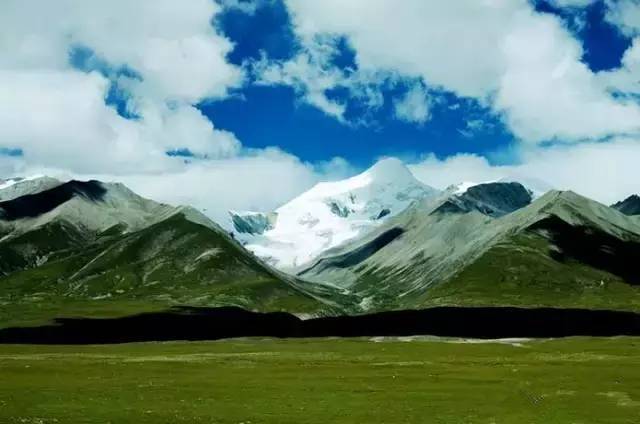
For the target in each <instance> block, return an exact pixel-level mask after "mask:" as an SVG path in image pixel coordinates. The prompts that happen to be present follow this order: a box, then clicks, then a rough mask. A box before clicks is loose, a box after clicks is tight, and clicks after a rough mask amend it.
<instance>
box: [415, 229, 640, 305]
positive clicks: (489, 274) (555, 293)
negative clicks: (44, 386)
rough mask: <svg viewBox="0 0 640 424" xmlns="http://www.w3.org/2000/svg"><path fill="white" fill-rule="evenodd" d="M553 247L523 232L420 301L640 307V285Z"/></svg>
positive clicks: (445, 303) (543, 240) (432, 303)
mask: <svg viewBox="0 0 640 424" xmlns="http://www.w3.org/2000/svg"><path fill="white" fill-rule="evenodd" d="M550 251H551V245H550V244H549V241H548V240H547V239H545V238H544V237H542V236H540V235H538V234H534V233H522V234H519V235H517V236H514V237H512V238H511V239H509V240H506V241H504V242H502V243H500V244H498V245H496V246H494V247H493V248H491V249H490V250H489V251H487V252H486V253H485V254H484V255H483V256H482V257H480V259H478V260H477V261H476V262H474V263H473V264H471V265H470V266H468V267H466V268H465V269H464V270H463V271H462V272H460V273H459V274H457V275H456V276H455V277H454V278H453V279H451V280H449V281H447V282H445V283H442V284H439V285H437V286H435V287H433V288H431V289H429V290H428V291H427V292H426V294H425V296H424V297H422V298H421V299H419V300H418V303H419V305H420V306H434V305H466V306H491V305H512V306H525V307H534V306H551V307H578V308H591V309H619V310H632V311H638V310H640V286H633V285H630V284H628V283H626V282H625V281H624V280H623V279H622V278H620V277H618V276H616V275H614V274H612V273H609V272H607V271H604V270H600V269H597V268H593V267H591V266H588V265H585V264H583V263H580V262H577V261H572V260H568V261H565V262H560V261H557V260H555V259H553V258H552V257H551V256H550V254H549V252H550Z"/></svg>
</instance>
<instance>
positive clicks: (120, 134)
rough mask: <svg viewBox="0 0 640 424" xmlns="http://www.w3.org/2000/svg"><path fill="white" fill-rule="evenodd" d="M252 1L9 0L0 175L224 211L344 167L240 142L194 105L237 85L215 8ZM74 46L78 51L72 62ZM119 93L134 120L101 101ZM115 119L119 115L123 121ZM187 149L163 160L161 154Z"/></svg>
mask: <svg viewBox="0 0 640 424" xmlns="http://www.w3.org/2000/svg"><path fill="white" fill-rule="evenodd" d="M256 5H257V2H252V3H251V4H249V3H247V2H244V1H241V2H238V1H231V2H223V5H222V6H221V5H220V4H218V3H216V2H214V1H211V0H191V1H188V2H177V1H174V0H140V1H136V2H129V1H125V0H114V1H109V2H103V1H94V0H88V1H82V2H77V1H72V0H61V1H57V2H47V1H37V0H7V1H5V2H3V3H2V5H1V6H0V48H2V52H3V54H2V55H0V98H1V99H2V102H0V140H1V141H0V148H5V149H6V148H11V149H19V150H20V151H21V152H22V153H23V155H22V156H20V157H7V156H0V173H1V174H2V176H13V175H25V174H49V175H53V176H58V177H60V178H63V179H65V178H81V179H88V178H99V179H102V180H107V181H122V182H124V183H126V184H128V185H130V186H131V188H132V189H134V190H136V191H138V192H140V193H141V194H142V195H145V196H148V197H152V198H154V199H158V200H162V201H166V202H169V203H172V204H192V205H194V206H196V207H198V208H200V209H203V210H206V211H207V213H208V214H209V215H210V216H212V217H213V218H215V219H220V220H225V219H226V210H227V209H229V208H233V209H260V210H268V209H270V208H272V207H276V206H278V205H279V204H280V203H282V202H284V201H285V200H288V199H289V198H290V197H292V196H293V195H295V194H297V193H299V192H300V191H302V190H305V189H307V188H309V187H310V186H311V185H312V184H313V183H314V182H316V181H318V180H319V179H326V178H332V176H333V175H343V174H344V173H346V172H348V171H347V169H348V164H347V163H346V162H345V161H344V160H340V159H334V160H331V161H327V162H324V163H321V164H318V165H312V164H308V163H303V162H301V161H300V160H299V159H297V158H295V157H293V156H291V155H288V154H286V153H285V152H281V151H279V150H277V149H273V148H268V149H262V150H251V149H247V148H243V146H242V144H241V143H240V141H239V140H238V139H237V138H236V137H235V135H234V134H232V133H230V132H227V131H223V130H220V129H217V128H215V127H214V125H213V123H212V122H211V121H210V120H209V119H208V118H207V117H205V116H203V115H202V113H201V112H200V111H199V110H198V109H197V108H196V107H195V106H194V105H195V104H196V103H197V102H199V101H201V100H203V99H216V98H222V97H224V96H226V95H227V93H228V92H229V91H230V90H231V89H233V88H235V87H238V86H239V85H241V84H242V83H243V81H244V76H243V71H242V69H241V68H239V67H237V66H235V65H233V64H231V63H229V62H228V61H227V58H226V56H227V54H228V53H229V52H230V51H231V49H232V43H231V41H230V40H228V39H227V38H226V37H225V36H223V35H222V34H220V33H218V32H217V30H216V29H215V27H213V26H212V25H211V22H212V20H213V19H214V18H215V17H216V16H217V14H218V13H220V12H221V10H222V7H223V6H224V7H232V8H236V9H238V8H240V9H241V10H243V11H245V12H247V13H251V9H252V8H253V7H254V6H256ZM78 49H80V50H81V52H82V53H83V54H84V55H85V56H87V57H86V58H85V60H84V63H83V66H78V64H74V63H73V60H72V59H73V56H74V52H77V51H78ZM114 89H117V90H118V92H119V94H120V95H121V96H122V98H121V101H122V102H126V111H127V113H128V114H130V115H131V116H126V114H123V113H118V110H117V109H116V107H114V106H113V104H109V102H108V101H107V99H108V97H109V96H110V94H111V92H112V91H113V90H114ZM123 115H124V116H123ZM172 151H173V152H176V151H178V152H184V153H188V156H187V157H184V156H183V157H176V156H174V157H170V156H168V155H167V152H172Z"/></svg>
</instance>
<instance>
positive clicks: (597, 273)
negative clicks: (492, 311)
mask: <svg viewBox="0 0 640 424" xmlns="http://www.w3.org/2000/svg"><path fill="white" fill-rule="evenodd" d="M492 184H493V185H492V186H489V185H479V186H476V187H477V188H476V190H474V191H480V192H483V193H485V194H487V196H481V197H480V199H481V200H478V197H479V196H470V197H467V196H464V193H458V194H454V195H453V196H452V197H445V198H444V199H443V198H440V199H436V200H431V201H423V202H421V203H420V204H416V205H413V206H412V207H410V208H409V209H407V210H406V211H405V212H403V213H401V214H399V215H398V216H396V217H394V218H393V219H391V220H389V221H388V222H386V223H385V224H384V225H383V226H381V227H379V228H377V229H376V230H374V231H373V232H371V233H370V234H367V235H366V236H365V237H362V238H359V239H357V240H354V241H352V242H351V243H348V244H346V245H344V246H341V247H339V248H337V249H334V250H332V251H328V252H326V253H325V254H324V255H322V257H321V258H319V259H318V260H316V261H315V262H314V263H313V264H312V265H310V266H309V267H306V268H304V269H300V270H299V275H300V276H301V277H303V278H306V279H309V280H312V281H329V282H332V283H334V284H337V285H340V286H341V287H343V288H345V289H346V290H349V291H350V292H351V293H353V294H354V295H356V296H357V297H358V298H360V299H361V300H360V305H361V307H362V308H363V309H365V310H368V309H389V308H416V307H424V306H429V305H443V304H446V305H474V306H478V305H518V306H556V307H565V306H575V307H578V306H580V307H593V308H608V307H610V308H622V309H637V308H640V290H639V287H638V285H639V284H640V272H639V271H637V270H636V268H635V267H633V265H632V264H633V262H634V261H633V258H634V257H640V226H639V225H638V224H637V222H636V221H635V220H632V219H629V217H627V216H625V215H624V214H622V213H620V212H618V211H616V210H614V209H612V208H609V207H607V206H604V205H601V204H599V203H597V202H594V201H591V200H589V199H586V198H584V197H581V196H579V195H577V194H575V193H571V192H557V191H552V192H549V193H547V194H546V195H544V196H542V197H541V198H539V199H537V200H536V201H535V202H533V203H531V204H529V205H526V203H527V202H526V201H523V202H521V203H519V202H520V200H525V199H526V196H525V194H524V192H526V190H525V189H524V187H522V186H520V189H519V191H520V194H519V195H515V196H514V193H516V192H518V189H516V186H512V185H510V184H504V183H492ZM514 190H515V191H514ZM465 193H466V192H465ZM471 198H473V199H475V200H476V202H475V203H474V202H472V201H471V200H470V199H471ZM507 199H518V202H515V203H511V207H510V208H507V209H505V205H509V204H510V203H509V202H508V201H507ZM517 206H519V208H518V207H517ZM508 209H515V211H514V212H511V213H506V214H504V212H508ZM496 211H498V212H499V213H496Z"/></svg>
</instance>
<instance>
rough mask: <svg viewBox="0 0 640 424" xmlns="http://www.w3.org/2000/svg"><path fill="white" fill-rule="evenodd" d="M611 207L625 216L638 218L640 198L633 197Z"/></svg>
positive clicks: (635, 195)
mask: <svg viewBox="0 0 640 424" xmlns="http://www.w3.org/2000/svg"><path fill="white" fill-rule="evenodd" d="M611 207H612V208H613V209H616V210H619V211H620V212H622V213H623V214H625V215H630V216H638V215H640V196H638V195H637V194H634V195H631V196H629V197H627V198H626V199H624V200H622V201H620V202H618V203H615V204H613V205H611Z"/></svg>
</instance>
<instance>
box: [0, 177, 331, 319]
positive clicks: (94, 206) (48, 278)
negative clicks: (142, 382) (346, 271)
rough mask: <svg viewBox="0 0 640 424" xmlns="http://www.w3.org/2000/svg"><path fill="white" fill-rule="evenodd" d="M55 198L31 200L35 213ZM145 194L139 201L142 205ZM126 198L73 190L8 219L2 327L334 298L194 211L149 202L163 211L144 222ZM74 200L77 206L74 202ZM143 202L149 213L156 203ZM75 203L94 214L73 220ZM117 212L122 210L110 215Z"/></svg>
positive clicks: (299, 305)
mask: <svg viewBox="0 0 640 424" xmlns="http://www.w3.org/2000/svg"><path fill="white" fill-rule="evenodd" d="M109 189H110V188H109V187H108V186H106V191H107V192H108V191H109ZM50 195H51V193H45V194H44V195H43V196H41V197H40V198H37V197H35V198H34V197H32V198H30V199H27V201H28V203H29V205H30V208H29V210H33V209H34V206H33V204H35V205H36V206H35V207H36V208H37V207H39V206H41V203H40V199H42V198H48V197H50ZM65 197H66V196H65ZM56 199H57V200H56V201H55V202H54V203H58V200H59V199H58V198H57V197H56ZM140 199H141V198H140ZM140 199H134V200H135V201H136V202H138V203H140V204H142V201H141V200H140ZM18 200H19V199H18ZM130 200H131V199H129V200H128V202H129V204H128V207H120V206H119V205H117V204H110V205H104V204H102V203H103V201H102V200H100V199H97V198H95V199H92V198H86V197H83V196H76V195H72V196H70V197H69V198H68V199H66V200H64V201H63V202H60V203H59V204H56V205H55V207H53V208H51V209H50V210H48V209H49V207H48V206H47V208H44V209H47V210H46V211H44V212H43V213H41V214H39V215H37V216H29V217H27V218H23V217H21V216H19V217H18V218H17V219H13V220H10V219H7V218H5V219H4V220H3V221H2V224H3V226H4V228H11V229H12V230H13V231H11V232H9V233H6V234H5V236H4V238H2V240H0V272H2V274H3V275H4V276H3V277H2V278H0V326H3V325H9V324H16V323H18V324H24V323H37V322H41V321H42V320H47V319H51V318H54V317H61V316H76V315H81V316H103V315H105V316H113V315H126V314H130V313H137V312H143V311H149V310H161V309H166V308H168V307H170V306H173V305H192V306H221V305H236V306H242V307H244V308H247V309H252V310H260V311H278V310H286V311H289V312H294V313H312V314H321V313H326V312H329V311H333V310H334V309H335V308H334V307H333V306H329V305H328V304H326V303H324V302H323V301H322V300H320V299H322V297H323V296H325V295H328V296H327V297H332V296H331V295H332V293H329V292H327V290H329V289H328V288H326V287H324V286H317V285H313V286H310V285H305V284H304V283H301V282H299V281H297V280H295V279H294V278H291V277H289V276H286V275H284V274H280V273H278V272H277V271H275V270H273V269H271V268H269V267H268V266H266V265H265V264H264V263H262V262H261V261H260V260H259V259H257V258H255V257H254V256H253V255H252V254H251V253H249V252H247V251H246V250H245V249H244V248H243V247H242V246H240V245H239V244H238V243H237V242H235V240H233V239H232V238H231V237H230V236H229V235H228V234H227V233H226V232H224V231H222V230H221V229H219V228H218V227H217V226H216V225H215V224H213V223H212V222H211V221H209V220H208V219H207V218H206V217H204V216H202V215H201V214H199V213H198V212H197V211H195V210H193V209H189V208H171V207H168V206H161V205H158V204H156V205H152V206H153V207H152V208H151V209H150V210H154V211H158V212H160V213H158V214H157V215H154V216H153V217H152V219H150V220H149V221H148V222H149V223H148V225H144V224H143V223H142V221H141V219H140V215H142V213H140V214H137V215H136V214H135V213H134V212H135V211H133V210H132V207H131V202H130ZM70 202H76V203H77V204H75V205H73V208H71V207H70V205H69V203H70ZM146 202H150V201H146ZM22 203H25V201H24V200H23V201H22ZM45 203H46V202H45ZM47 204H49V203H47ZM144 205H145V210H149V206H150V204H148V203H144ZM0 208H3V210H5V211H11V213H13V214H14V215H15V214H16V212H15V211H17V210H19V208H18V207H15V204H11V205H9V207H7V204H6V202H2V203H0ZM61 209H68V211H72V213H67V212H68V211H67V212H64V210H63V211H61ZM78 209H81V210H82V211H83V213H84V214H85V215H87V214H88V215H91V217H87V216H84V217H83V219H81V220H73V219H74V218H75V216H76V211H77V210H78ZM105 210H106V211H107V212H108V213H107V215H108V216H107V217H104V216H103V215H104V214H105ZM118 210H123V211H126V212H125V215H124V216H118V215H117V214H114V211H118ZM63 212H64V213H63ZM47 214H49V215H51V216H49V217H47V219H44V218H43V217H44V216H45V215H47ZM18 215H19V214H18ZM6 216H7V214H5V217H6ZM158 216H160V217H161V218H162V219H161V220H159V219H158ZM34 221H37V222H38V223H34ZM87 223H105V224H104V225H111V226H109V227H108V228H101V226H98V225H95V226H93V228H91V227H89V226H88V225H87ZM114 223H115V224H114ZM132 223H135V227H133V226H132ZM101 225H102V224H101ZM104 225H102V227H104ZM132 227H133V228H134V231H129V230H128V229H129V228H132ZM139 227H141V228H139Z"/></svg>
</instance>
